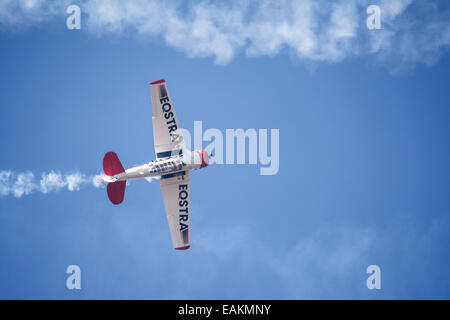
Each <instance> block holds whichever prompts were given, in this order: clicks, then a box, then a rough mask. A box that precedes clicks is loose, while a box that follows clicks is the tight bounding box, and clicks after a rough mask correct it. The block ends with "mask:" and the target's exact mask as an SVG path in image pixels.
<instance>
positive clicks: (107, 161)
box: [103, 151, 125, 176]
mask: <svg viewBox="0 0 450 320" xmlns="http://www.w3.org/2000/svg"><path fill="white" fill-rule="evenodd" d="M103 171H104V172H105V174H106V175H107V176H114V175H116V174H118V173H122V172H124V171H125V169H124V168H123V166H122V163H120V160H119V157H118V156H117V154H116V153H115V152H111V151H110V152H107V153H105V156H104V157H103Z"/></svg>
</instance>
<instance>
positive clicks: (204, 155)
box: [200, 150, 209, 168]
mask: <svg viewBox="0 0 450 320" xmlns="http://www.w3.org/2000/svg"><path fill="white" fill-rule="evenodd" d="M208 165H209V155H208V152H206V151H205V150H202V165H201V166H200V168H204V167H207V166H208Z"/></svg>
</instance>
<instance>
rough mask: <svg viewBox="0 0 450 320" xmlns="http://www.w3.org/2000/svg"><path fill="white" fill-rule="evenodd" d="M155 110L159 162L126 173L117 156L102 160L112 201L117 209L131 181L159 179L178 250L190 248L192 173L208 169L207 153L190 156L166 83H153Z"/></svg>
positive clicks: (200, 151)
mask: <svg viewBox="0 0 450 320" xmlns="http://www.w3.org/2000/svg"><path fill="white" fill-rule="evenodd" d="M150 92H151V99H152V110H153V117H152V122H153V138H154V146H155V154H156V160H154V161H150V162H148V163H145V164H143V165H140V166H136V167H133V168H130V169H127V170H125V169H124V168H123V166H122V164H121V162H120V160H119V158H118V157H117V155H116V154H115V153H114V152H107V153H106V154H105V156H104V158H103V171H104V173H105V175H106V176H103V177H101V178H99V180H101V181H105V182H108V185H107V188H106V190H107V193H108V198H109V200H110V201H111V202H112V203H113V204H115V205H118V204H120V203H122V201H123V199H124V196H125V187H126V183H127V182H126V181H127V180H128V179H136V178H144V177H158V176H159V177H160V179H159V181H160V184H161V190H162V195H163V199H164V206H165V208H166V215H167V220H168V222H169V229H170V233H171V236H172V243H173V247H174V248H175V249H176V250H186V249H189V248H190V236H191V235H190V214H191V212H190V211H191V203H190V191H191V190H190V173H189V172H190V171H191V170H193V169H200V168H205V167H207V166H208V164H209V157H210V155H208V153H207V152H206V151H205V150H195V151H193V152H190V151H189V150H188V149H186V145H185V143H184V139H183V135H182V132H181V128H180V125H179V122H178V118H177V116H176V114H175V109H174V107H173V102H172V99H171V98H170V95H169V90H168V89H167V85H166V81H165V80H164V79H161V80H157V81H153V82H152V83H150Z"/></svg>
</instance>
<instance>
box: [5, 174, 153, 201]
mask: <svg viewBox="0 0 450 320" xmlns="http://www.w3.org/2000/svg"><path fill="white" fill-rule="evenodd" d="M102 177H104V174H96V175H86V174H83V173H80V172H77V171H75V172H71V173H65V174H63V173H61V172H59V171H55V170H51V171H50V172H43V173H42V174H41V175H40V179H39V181H38V179H36V177H35V175H34V174H33V172H31V171H26V172H18V173H16V172H13V171H11V170H2V171H0V196H8V195H13V196H14V197H16V198H21V197H22V196H24V195H29V194H31V193H33V192H41V193H43V194H47V193H49V192H58V191H61V190H68V191H72V192H73V191H80V190H81V188H82V187H85V186H86V187H87V186H91V187H94V188H103V187H104V186H105V183H104V182H102V181H100V180H99V179H98V178H102ZM155 179H157V180H158V179H159V177H147V178H145V180H146V181H147V182H149V183H151V182H152V181H153V180H155ZM127 185H129V182H128V181H127Z"/></svg>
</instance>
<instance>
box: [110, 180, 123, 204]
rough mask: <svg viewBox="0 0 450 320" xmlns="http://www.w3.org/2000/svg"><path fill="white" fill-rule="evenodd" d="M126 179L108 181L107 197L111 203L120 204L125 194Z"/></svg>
mask: <svg viewBox="0 0 450 320" xmlns="http://www.w3.org/2000/svg"><path fill="white" fill-rule="evenodd" d="M126 185H127V182H126V181H116V182H110V183H108V186H107V187H106V190H107V191H108V198H109V200H111V202H112V203H113V204H120V203H122V201H123V198H124V196H125V187H126Z"/></svg>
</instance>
